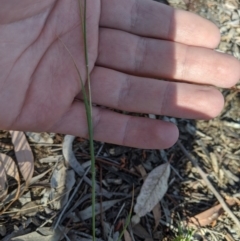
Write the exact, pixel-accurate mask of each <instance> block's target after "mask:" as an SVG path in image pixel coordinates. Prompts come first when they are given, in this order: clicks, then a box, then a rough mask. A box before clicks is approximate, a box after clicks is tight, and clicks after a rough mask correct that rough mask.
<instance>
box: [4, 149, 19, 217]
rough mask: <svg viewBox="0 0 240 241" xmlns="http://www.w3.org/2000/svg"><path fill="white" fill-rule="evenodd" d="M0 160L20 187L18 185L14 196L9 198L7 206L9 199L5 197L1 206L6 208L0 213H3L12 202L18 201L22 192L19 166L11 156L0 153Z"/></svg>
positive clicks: (6, 172)
mask: <svg viewBox="0 0 240 241" xmlns="http://www.w3.org/2000/svg"><path fill="white" fill-rule="evenodd" d="M0 162H1V165H2V166H3V168H4V169H5V174H6V175H8V176H11V177H13V178H14V179H15V180H16V181H17V183H18V187H17V190H16V191H15V195H14V197H13V198H12V199H11V200H9V202H10V203H9V204H8V205H7V206H6V204H7V203H8V201H7V199H4V200H3V201H2V202H1V207H2V206H5V208H4V210H2V211H1V212H0V214H1V213H2V212H4V211H5V210H6V209H8V208H9V207H10V206H11V204H12V203H13V202H14V201H16V199H17V198H18V195H19V192H20V177H19V173H18V169H17V166H16V164H15V162H14V161H13V159H12V158H11V157H10V156H7V155H5V154H2V153H0Z"/></svg>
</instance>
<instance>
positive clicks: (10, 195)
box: [0, 163, 51, 208]
mask: <svg viewBox="0 0 240 241" xmlns="http://www.w3.org/2000/svg"><path fill="white" fill-rule="evenodd" d="M14 164H15V163H14ZM15 167H16V171H17V166H16V165H15ZM49 171H51V169H49V170H47V171H46V172H44V173H41V174H39V175H38V176H35V177H33V178H32V180H31V181H30V184H29V185H33V184H34V183H36V182H37V181H39V180H40V179H41V178H43V177H44V176H45V175H46V174H47V173H48V172H49ZM17 175H18V178H19V185H20V177H19V174H18V173H17ZM9 176H10V175H9ZM24 190H25V185H21V186H19V189H17V190H13V191H12V192H11V193H9V194H8V195H7V197H6V198H5V200H4V203H8V202H10V201H11V200H12V199H14V198H15V196H18V192H21V193H22V192H23V191H24ZM4 203H0V208H2V207H3V206H4V205H5V204H4Z"/></svg>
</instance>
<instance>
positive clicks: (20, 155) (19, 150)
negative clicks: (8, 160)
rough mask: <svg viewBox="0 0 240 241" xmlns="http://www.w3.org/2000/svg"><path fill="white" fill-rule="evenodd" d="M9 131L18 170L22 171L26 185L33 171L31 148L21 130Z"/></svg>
mask: <svg viewBox="0 0 240 241" xmlns="http://www.w3.org/2000/svg"><path fill="white" fill-rule="evenodd" d="M10 133H11V135H12V143H13V145H14V151H15V155H16V158H17V162H18V166H19V170H20V172H21V173H22V176H23V178H24V180H25V182H26V185H27V186H28V185H29V182H30V181H31V179H32V176H33V171H34V159H33V153H32V150H31V148H30V146H29V144H28V142H27V138H26V136H25V135H24V133H23V132H21V131H10Z"/></svg>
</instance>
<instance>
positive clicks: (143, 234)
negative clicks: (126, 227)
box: [132, 224, 151, 239]
mask: <svg viewBox="0 0 240 241" xmlns="http://www.w3.org/2000/svg"><path fill="white" fill-rule="evenodd" d="M132 230H133V233H134V234H135V235H137V236H138V237H140V238H141V239H146V238H151V234H149V233H148V231H147V230H146V229H145V228H144V227H143V226H142V225H141V224H136V225H135V226H133V227H132Z"/></svg>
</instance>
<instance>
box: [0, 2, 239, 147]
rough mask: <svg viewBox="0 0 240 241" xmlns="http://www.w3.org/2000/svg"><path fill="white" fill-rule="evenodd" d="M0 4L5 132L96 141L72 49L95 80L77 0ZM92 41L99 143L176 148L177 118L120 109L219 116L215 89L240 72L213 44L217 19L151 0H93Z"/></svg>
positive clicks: (0, 100) (1, 123)
mask: <svg viewBox="0 0 240 241" xmlns="http://www.w3.org/2000/svg"><path fill="white" fill-rule="evenodd" d="M0 6H1V8H0V56H1V59H0V113H1V117H0V128H1V129H6V130H22V131H36V132H42V131H48V132H58V133H64V134H72V135H77V136H81V137H87V136H88V130H87V123H86V116H85V108H84V104H83V102H82V101H81V98H82V96H81V85H80V83H79V79H78V75H77V72H76V69H75V67H74V65H73V61H72V59H71V57H70V55H69V53H68V52H67V51H66V48H65V47H64V46H63V43H64V44H65V45H66V46H67V48H68V49H69V51H70V52H71V54H72V56H73V58H74V60H75V61H76V63H77V66H78V68H79V70H80V73H81V76H82V78H83V80H84V81H85V82H86V71H85V61H84V45H83V37H82V33H81V28H80V17H79V8H78V2H77V0H58V1H57V0H35V1H32V0H21V1H19V0H0ZM59 39H61V41H62V42H61V41H60V40H59ZM87 39H88V54H89V70H90V75H91V88H92V90H91V91H92V99H93V102H94V103H95V104H96V105H97V106H102V107H97V106H96V105H95V106H94V107H93V123H94V138H95V139H96V140H99V141H103V142H109V143H114V144H120V145H126V146H132V147H138V148H151V149H154V148H158V149H159V148H168V147H170V146H172V145H173V144H174V143H175V142H176V140H177V139H178V129H177V127H176V126H175V125H174V124H172V123H167V122H163V121H160V120H153V119H149V118H143V117H137V116H130V115H126V114H120V113H117V112H114V111H112V109H118V110H123V111H127V112H136V113H146V114H149V113H151V114H157V115H168V116H173V117H181V118H193V119H210V118H213V117H215V116H217V115H218V114H219V113H220V111H221V110H222V108H223V104H224V100H223V96H222V95H221V93H220V92H219V91H218V90H217V89H216V88H215V86H216V87H223V88H229V87H231V86H233V85H235V84H236V83H237V81H238V80H239V78H240V64H239V62H238V61H237V60H236V59H234V58H233V57H232V56H229V55H225V54H222V53H218V52H216V51H214V50H213V49H214V48H215V47H216V46H217V45H218V43H219V41H220V34H219V30H218V29H217V27H216V26H215V25H213V24H212V23H210V22H208V21H207V20H205V19H202V18H201V17H199V16H197V15H194V14H192V13H188V12H184V11H180V10H174V9H173V8H171V7H169V6H165V5H163V4H160V3H157V2H153V1H151V0H121V1H119V0H101V1H100V0H87ZM163 79H164V80H163ZM104 107H109V108H104Z"/></svg>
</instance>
